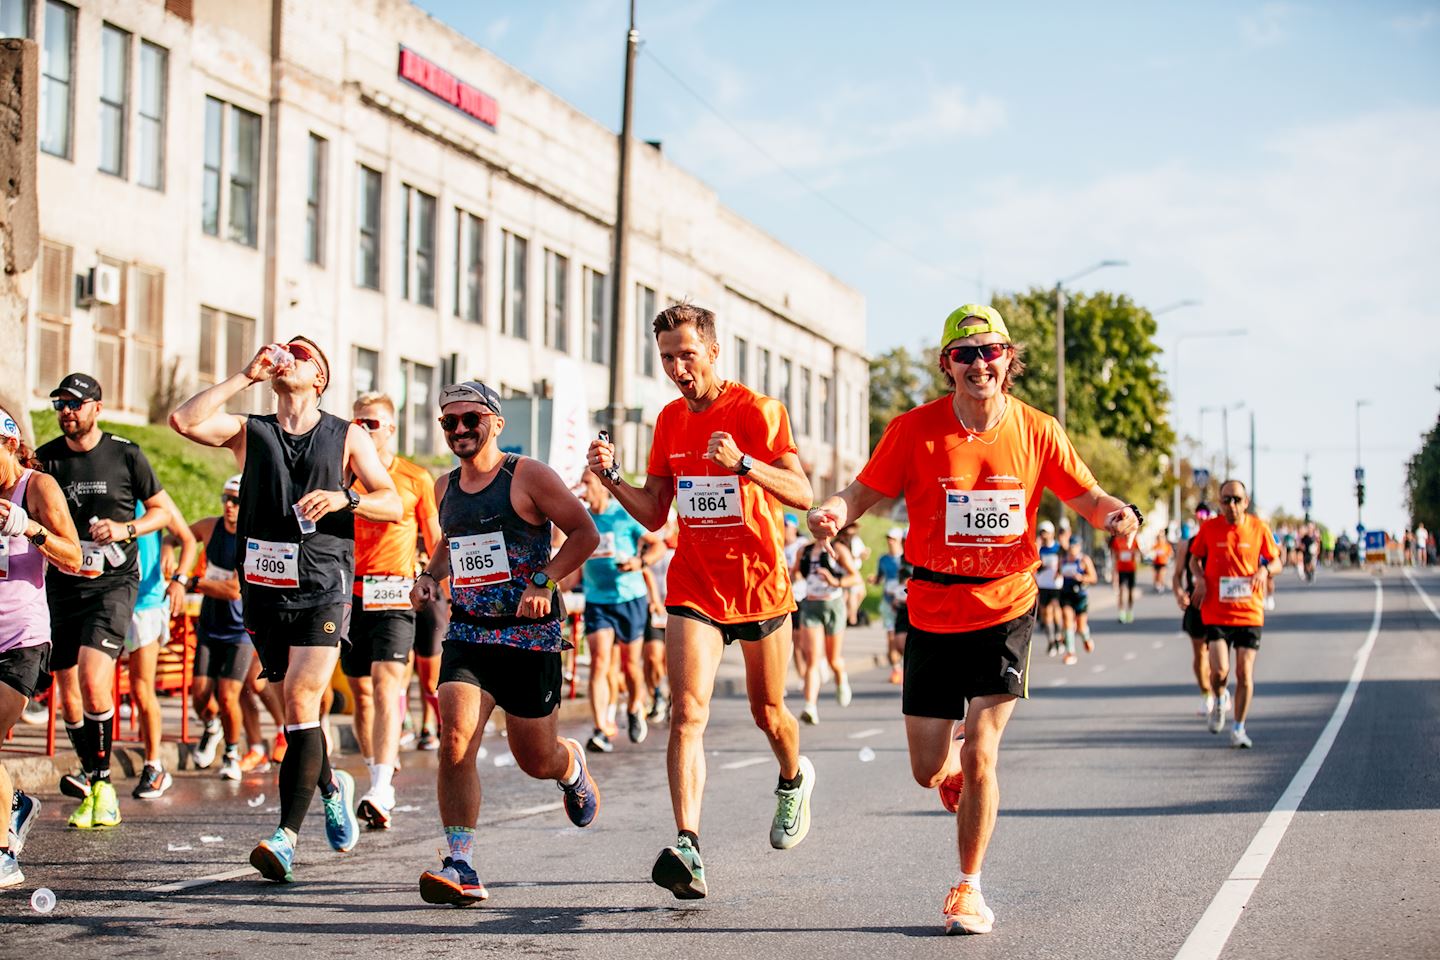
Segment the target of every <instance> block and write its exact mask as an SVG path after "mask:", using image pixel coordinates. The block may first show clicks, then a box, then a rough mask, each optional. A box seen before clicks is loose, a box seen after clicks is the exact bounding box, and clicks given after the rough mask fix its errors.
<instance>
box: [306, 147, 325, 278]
mask: <svg viewBox="0 0 1440 960" xmlns="http://www.w3.org/2000/svg"><path fill="white" fill-rule="evenodd" d="M327 147H329V144H328V143H326V142H325V138H324V137H319V136H316V135H315V134H313V133H312V134H310V144H309V153H308V155H307V156H306V169H307V171H308V173H309V175H308V176H307V177H306V178H305V262H306V263H313V264H315V265H316V266H317V267H323V266H324V265H325V158H326V157H327V156H328V155H329V151H328V150H327V149H326V148H327Z"/></svg>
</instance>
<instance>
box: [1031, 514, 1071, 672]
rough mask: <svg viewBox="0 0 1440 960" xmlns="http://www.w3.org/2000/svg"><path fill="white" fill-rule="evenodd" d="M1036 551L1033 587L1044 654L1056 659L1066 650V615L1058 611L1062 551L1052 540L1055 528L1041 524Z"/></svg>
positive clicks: (1046, 521) (1045, 523) (1046, 523)
mask: <svg viewBox="0 0 1440 960" xmlns="http://www.w3.org/2000/svg"><path fill="white" fill-rule="evenodd" d="M1039 532H1040V535H1039V537H1037V538H1036V543H1035V551H1036V553H1038V554H1039V555H1040V566H1039V567H1037V568H1036V570H1035V586H1036V588H1037V589H1038V590H1039V591H1040V622H1041V623H1043V624H1044V625H1045V639H1046V644H1045V653H1046V655H1048V656H1051V657H1053V656H1057V655H1058V654H1059V653H1060V651H1061V650H1063V649H1064V648H1065V637H1064V633H1063V628H1064V625H1065V615H1064V614H1063V613H1062V612H1061V610H1060V587H1061V585H1062V580H1061V577H1060V556H1061V554H1062V553H1063V552H1064V548H1063V547H1061V546H1060V544H1059V543H1058V542H1057V541H1056V539H1055V524H1053V523H1051V522H1050V521H1049V520H1041V521H1040V527H1039Z"/></svg>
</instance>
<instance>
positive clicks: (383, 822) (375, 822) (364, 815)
mask: <svg viewBox="0 0 1440 960" xmlns="http://www.w3.org/2000/svg"><path fill="white" fill-rule="evenodd" d="M394 809H395V788H394V787H389V788H387V789H385V790H376V789H375V788H374V787H371V788H370V789H369V790H367V791H365V795H364V796H363V797H361V798H360V803H359V805H358V806H357V807H356V808H355V815H356V816H358V817H359V818H360V819H361V820H364V821H365V822H366V823H367V824H369V825H370V829H372V830H388V829H390V811H391V810H394Z"/></svg>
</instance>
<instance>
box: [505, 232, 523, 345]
mask: <svg viewBox="0 0 1440 960" xmlns="http://www.w3.org/2000/svg"><path fill="white" fill-rule="evenodd" d="M501 237H502V239H503V241H504V251H503V254H502V255H503V257H504V260H503V262H502V264H501V267H502V269H503V271H504V274H505V275H504V279H503V283H502V288H503V290H504V297H505V301H504V303H502V304H501V305H500V332H501V333H508V334H510V336H512V337H518V338H519V339H521V340H525V339H528V333H529V330H528V328H527V326H526V324H525V289H526V285H525V277H526V273H525V266H526V260H527V250H528V248H529V244H528V243H527V242H526V240H525V238H524V237H517V236H516V235H515V234H513V233H511V232H510V231H508V230H505V231H503V232H502V233H501Z"/></svg>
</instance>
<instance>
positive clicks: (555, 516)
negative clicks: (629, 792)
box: [411, 380, 600, 906]
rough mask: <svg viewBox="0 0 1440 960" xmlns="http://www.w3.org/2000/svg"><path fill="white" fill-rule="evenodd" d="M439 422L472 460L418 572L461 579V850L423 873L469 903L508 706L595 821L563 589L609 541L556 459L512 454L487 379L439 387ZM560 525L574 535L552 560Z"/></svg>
mask: <svg viewBox="0 0 1440 960" xmlns="http://www.w3.org/2000/svg"><path fill="white" fill-rule="evenodd" d="M439 400H440V410H441V412H442V416H441V417H440V427H441V429H442V430H444V432H445V442H446V444H448V445H449V447H450V450H451V451H452V452H453V453H454V454H455V456H457V457H459V458H460V466H459V467H458V468H456V469H455V470H452V471H451V472H450V473H448V474H446V475H445V476H443V477H441V478H440V479H439V480H437V481H436V482H435V499H436V501H437V502H438V503H439V505H440V528H441V530H442V531H443V533H444V537H443V538H442V539H441V541H440V543H439V544H438V545H437V547H436V549H435V552H434V553H433V554H431V556H430V563H429V565H428V566H427V567H426V568H425V569H424V570H423V571H421V573H420V575H419V576H418V577H416V579H415V588H414V590H413V592H412V595H411V596H412V600H413V602H414V604H415V605H416V606H417V607H419V606H420V605H421V604H425V603H429V602H430V601H431V600H432V599H434V597H435V596H436V595H437V594H438V593H439V592H440V590H441V583H442V582H443V581H445V580H447V579H448V580H449V582H450V629H449V632H448V633H447V634H446V636H445V643H444V653H442V654H441V664H440V758H439V759H440V769H439V773H438V775H437V777H436V794H437V798H438V800H439V802H440V822H441V825H442V826H443V827H444V828H445V842H446V846H447V848H448V853H447V855H446V856H445V857H444V858H443V861H442V863H441V866H440V869H438V870H427V871H426V872H425V873H423V874H421V875H420V897H421V899H423V900H424V901H425V902H426V903H448V904H453V905H455V906H467V905H469V904H472V903H478V902H479V901H481V900H484V899H486V898H487V897H488V896H489V894H488V893H487V892H486V890H485V885H484V884H483V883H481V882H480V877H479V875H478V874H477V873H476V872H475V867H474V865H473V862H474V856H475V827H476V821H477V820H478V819H479V816H480V774H479V771H478V770H477V769H476V767H475V757H476V754H477V753H478V752H479V750H480V742H481V740H482V738H483V737H484V735H485V724H486V723H487V722H488V721H489V719H490V715H491V713H492V712H494V710H495V708H496V707H499V708H500V709H501V710H504V711H505V717H506V721H505V733H506V745H507V746H508V747H509V748H510V751H511V753H513V754H514V756H515V763H516V765H517V766H519V767H520V769H521V770H523V771H524V772H525V773H527V774H529V775H530V776H532V777H534V778H535V779H537V780H554V781H556V782H557V783H558V784H559V786H560V790H561V791H562V793H563V794H564V805H565V813H566V815H567V816H568V817H569V818H570V822H571V823H573V824H575V826H577V827H586V826H589V825H590V824H591V823H592V822H594V820H595V815H596V814H597V813H598V812H599V810H600V791H599V788H597V787H596V786H595V781H594V779H593V778H591V776H590V771H589V770H588V769H586V766H585V751H584V750H583V749H582V748H581V746H580V744H579V743H577V742H576V741H574V740H570V739H568V738H563V737H560V736H557V734H556V731H557V729H558V717H557V715H556V712H555V711H556V709H557V708H558V707H559V706H560V681H561V674H562V673H563V668H562V664H561V656H560V653H561V651H562V650H564V649H566V647H567V646H568V644H567V643H566V641H565V636H564V629H565V615H564V610H563V605H562V604H561V602H560V599H559V593H558V591H557V590H556V587H557V585H558V583H559V581H560V580H561V579H562V578H563V577H566V576H568V575H570V574H571V573H573V572H575V571H576V570H577V569H579V567H580V565H581V564H582V563H583V562H584V561H585V558H586V557H588V556H590V554H591V553H592V552H594V550H595V547H596V546H597V545H598V544H599V542H600V536H599V534H598V533H596V531H595V524H594V523H592V522H591V520H590V513H589V511H587V510H586V509H585V507H584V506H583V505H582V504H581V503H580V501H579V500H577V499H576V498H575V497H574V495H573V494H571V492H570V490H569V488H567V487H566V486H565V482H564V481H563V480H561V479H560V477H559V475H558V474H556V473H555V471H554V470H552V469H550V468H549V467H548V466H546V465H545V464H544V463H541V462H540V461H538V460H533V459H531V458H529V457H521V456H518V455H516V454H513V453H502V452H501V450H500V433H501V431H502V430H504V429H505V418H504V416H503V414H502V413H501V409H502V408H501V401H500V395H499V394H497V393H496V392H495V391H494V390H492V389H491V388H490V387H488V386H486V385H485V384H483V383H480V382H479V381H476V380H467V381H465V382H464V383H457V384H452V385H450V386H448V387H446V388H445V389H443V390H441V391H440V398H439ZM552 525H553V526H554V527H558V528H559V529H560V531H561V532H563V533H564V535H565V542H564V544H563V545H562V546H561V547H560V550H559V552H557V553H556V554H555V555H554V556H553V557H552V556H551V555H550V543H551V530H552Z"/></svg>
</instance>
